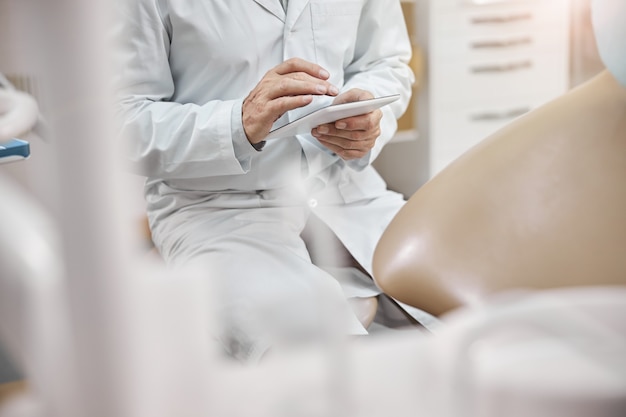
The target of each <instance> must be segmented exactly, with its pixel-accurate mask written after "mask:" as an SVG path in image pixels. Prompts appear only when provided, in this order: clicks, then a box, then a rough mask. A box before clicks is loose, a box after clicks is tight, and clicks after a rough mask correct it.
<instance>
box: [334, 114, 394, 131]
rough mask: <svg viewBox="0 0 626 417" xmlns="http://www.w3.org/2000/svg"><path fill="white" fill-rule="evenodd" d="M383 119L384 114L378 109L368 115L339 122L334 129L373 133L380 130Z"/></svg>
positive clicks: (347, 118)
mask: <svg viewBox="0 0 626 417" xmlns="http://www.w3.org/2000/svg"><path fill="white" fill-rule="evenodd" d="M382 118H383V112H382V111H381V110H378V109H377V110H374V111H372V112H370V113H367V114H362V115H359V116H353V117H346V118H345V119H340V120H337V121H336V122H335V123H334V127H335V128H336V129H339V130H364V131H372V130H376V129H378V128H379V126H380V120H381V119H382Z"/></svg>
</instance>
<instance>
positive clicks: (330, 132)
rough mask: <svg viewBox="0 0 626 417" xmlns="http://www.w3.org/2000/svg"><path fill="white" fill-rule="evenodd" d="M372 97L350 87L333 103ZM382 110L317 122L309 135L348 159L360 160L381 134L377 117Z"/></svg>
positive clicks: (367, 93)
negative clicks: (326, 121)
mask: <svg viewBox="0 0 626 417" xmlns="http://www.w3.org/2000/svg"><path fill="white" fill-rule="evenodd" d="M370 98H374V96H373V95H372V93H370V92H369V91H365V90H361V89H358V88H353V89H351V90H348V91H346V92H345V93H342V94H340V95H339V96H337V98H336V99H335V101H334V104H341V103H349V102H353V101H361V100H367V99H370ZM382 117H383V112H382V111H381V110H379V109H376V110H374V111H373V112H370V113H367V114H362V115H359V116H354V117H348V118H345V119H340V120H337V121H335V122H333V123H327V124H323V125H320V126H318V127H316V128H315V129H313V130H312V131H311V134H312V135H313V136H315V137H316V138H317V140H318V141H319V142H320V143H321V144H322V145H324V146H326V147H327V148H328V149H330V150H331V151H333V152H334V153H336V154H337V155H339V156H340V157H341V158H342V159H344V160H346V161H349V160H351V159H359V158H362V157H364V156H365V155H367V153H368V152H369V151H370V150H371V149H372V148H373V147H374V145H375V144H376V139H377V138H378V136H380V119H382Z"/></svg>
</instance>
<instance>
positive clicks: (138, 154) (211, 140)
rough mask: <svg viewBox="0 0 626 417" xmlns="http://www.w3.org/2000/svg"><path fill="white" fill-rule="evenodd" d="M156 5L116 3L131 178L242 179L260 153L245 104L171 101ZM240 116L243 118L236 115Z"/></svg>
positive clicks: (163, 26) (119, 84)
mask: <svg viewBox="0 0 626 417" xmlns="http://www.w3.org/2000/svg"><path fill="white" fill-rule="evenodd" d="M160 3H161V2H158V1H157V0H137V1H128V0H122V1H120V2H117V4H119V6H120V8H119V9H118V10H119V12H120V14H119V23H118V24H117V25H116V28H115V30H114V39H115V42H116V44H115V51H116V52H115V58H116V64H117V65H116V72H117V77H116V82H115V87H116V92H117V98H118V100H117V104H118V106H117V111H118V115H119V127H120V138H121V140H122V144H123V146H122V148H123V152H124V156H125V158H126V159H127V160H129V162H130V169H131V170H132V171H133V172H136V173H139V174H142V175H146V176H151V177H159V178H163V179H174V178H202V177H209V176H215V175H237V174H245V173H246V172H247V171H248V170H249V169H250V160H251V156H252V154H253V153H255V152H256V150H255V149H254V148H253V147H252V145H250V143H249V142H248V140H247V138H246V136H245V133H244V132H243V127H242V124H241V105H242V100H241V99H239V100H228V101H219V100H215V101H209V102H207V103H202V104H196V103H176V102H172V101H171V100H172V97H173V95H174V92H175V84H174V80H173V77H172V73H171V70H170V67H169V63H168V55H169V52H170V51H169V48H170V34H169V31H168V17H167V13H166V12H164V11H163V10H162V9H161V8H160V7H161V6H160ZM237 112H239V114H237Z"/></svg>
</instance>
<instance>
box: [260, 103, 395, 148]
mask: <svg viewBox="0 0 626 417" xmlns="http://www.w3.org/2000/svg"><path fill="white" fill-rule="evenodd" d="M399 98H400V94H394V95H391V96H384V97H378V98H372V99H368V100H361V101H353V102H350V103H342V104H331V105H330V106H326V107H322V108H321V109H318V110H315V111H313V112H311V113H309V114H307V115H304V116H302V117H300V118H298V119H296V120H294V121H293V122H289V123H287V124H286V125H284V126H281V127H278V128H276V129H274V130H272V131H271V132H270V133H269V135H268V136H267V137H266V138H265V140H268V139H277V138H284V137H287V136H294V135H297V134H302V133H310V132H311V130H312V129H313V128H314V127H317V126H319V125H323V124H324V123H331V122H334V121H336V120H339V119H345V118H346V117H352V116H358V115H360V114H366V113H369V112H371V111H374V110H376V109H377V108H379V107H382V106H384V105H386V104H389V103H393V102H394V101H396V100H398V99H399Z"/></svg>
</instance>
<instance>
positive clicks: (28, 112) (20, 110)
mask: <svg viewBox="0 0 626 417" xmlns="http://www.w3.org/2000/svg"><path fill="white" fill-rule="evenodd" d="M38 115H39V108H38V106H37V102H36V101H35V99H34V98H33V97H31V96H30V95H28V94H26V93H22V92H20V91H17V90H8V89H1V88H0V142H2V141H5V140H8V139H12V138H14V137H18V136H20V135H22V134H24V133H26V132H28V131H29V130H31V129H32V128H33V126H34V125H35V124H36V123H37V118H38Z"/></svg>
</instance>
